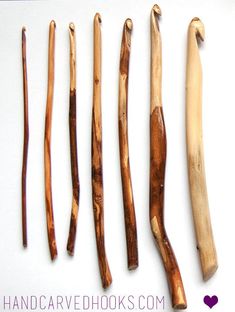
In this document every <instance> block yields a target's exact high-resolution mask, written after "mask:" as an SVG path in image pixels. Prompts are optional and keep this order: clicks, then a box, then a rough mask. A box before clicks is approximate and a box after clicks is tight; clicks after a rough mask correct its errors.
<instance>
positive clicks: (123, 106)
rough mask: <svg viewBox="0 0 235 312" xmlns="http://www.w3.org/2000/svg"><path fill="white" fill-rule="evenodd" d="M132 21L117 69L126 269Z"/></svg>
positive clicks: (131, 262) (132, 221) (131, 255)
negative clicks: (129, 79) (128, 119)
mask: <svg viewBox="0 0 235 312" xmlns="http://www.w3.org/2000/svg"><path fill="white" fill-rule="evenodd" d="M132 26H133V25H132V20H131V19H127V20H126V21H125V24H124V27H123V35H122V44H121V55H120V68H119V106H118V120H119V150H120V166H121V176H122V193H123V205H124V216H125V228H126V243H127V256H128V269H129V270H133V269H136V268H137V267H138V245H137V230H136V218H135V205H134V198H133V191H132V183H131V171H130V163H129V149H128V121H127V115H128V75H129V58H130V48H131V31H132Z"/></svg>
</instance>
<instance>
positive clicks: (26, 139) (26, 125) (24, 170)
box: [22, 27, 29, 247]
mask: <svg viewBox="0 0 235 312" xmlns="http://www.w3.org/2000/svg"><path fill="white" fill-rule="evenodd" d="M25 32H26V29H25V27H23V28H22V66H23V90H24V148H23V164H22V237H23V246H24V247H27V243H28V240H27V197H26V191H27V186H26V180H27V160H28V143H29V121H28V79H27V61H26V35H25Z"/></svg>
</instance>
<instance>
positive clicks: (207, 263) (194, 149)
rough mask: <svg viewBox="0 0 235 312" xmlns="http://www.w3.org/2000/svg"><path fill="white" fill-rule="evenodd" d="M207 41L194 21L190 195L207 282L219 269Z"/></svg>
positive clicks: (190, 53)
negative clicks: (209, 164)
mask: <svg viewBox="0 0 235 312" xmlns="http://www.w3.org/2000/svg"><path fill="white" fill-rule="evenodd" d="M198 39H201V40H204V25H203V24H202V22H201V21H200V19H198V18H194V19H193V20H192V21H191V23H190V25H189V29H188V53H187V77H186V129H187V154H188V174H189V184H190V194H191V202H192V210H193V217H194V226H195V231H196V237H197V248H198V251H199V255H200V260H201V268H202V273H203V278H204V280H208V279H209V278H210V277H211V276H212V275H213V274H214V273H215V271H216V270H217V267H218V264H217V255H216V249H215V244H214V239H213V233H212V226H211V220H210V212H209V205H208V197H207V188H206V176H205V167H204V153H203V140H202V66H201V62H200V56H199V50H198V42H197V40H198Z"/></svg>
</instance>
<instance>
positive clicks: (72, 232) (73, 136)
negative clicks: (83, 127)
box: [67, 23, 80, 256]
mask: <svg viewBox="0 0 235 312" xmlns="http://www.w3.org/2000/svg"><path fill="white" fill-rule="evenodd" d="M69 37H70V105H69V133H70V156H71V173H72V185H73V198H72V211H71V218H70V228H69V237H68V242H67V251H68V253H69V254H70V255H71V256H72V255H73V254H74V245H75V240H76V232H77V217H78V205H79V192H80V186H79V175H78V159H77V117H76V114H77V113H76V112H77V107H76V37H75V26H74V24H73V23H70V24H69Z"/></svg>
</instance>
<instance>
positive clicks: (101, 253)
mask: <svg viewBox="0 0 235 312" xmlns="http://www.w3.org/2000/svg"><path fill="white" fill-rule="evenodd" d="M100 24H101V17H100V15H99V14H98V13H97V14H96V15H95V18H94V77H93V110H92V197H93V211H94V222H95V233H96V244H97V252H98V260H99V268H100V275H101V280H102V285H103V287H104V288H107V287H108V286H109V285H110V284H111V283H112V276H111V273H110V269H109V265H108V260H107V257H106V252H105V240H104V209H103V206H104V203H103V171H102V116H101V115H102V113H101V30H100Z"/></svg>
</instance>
